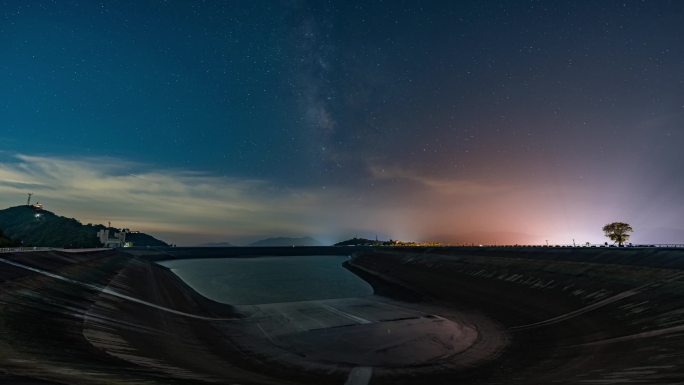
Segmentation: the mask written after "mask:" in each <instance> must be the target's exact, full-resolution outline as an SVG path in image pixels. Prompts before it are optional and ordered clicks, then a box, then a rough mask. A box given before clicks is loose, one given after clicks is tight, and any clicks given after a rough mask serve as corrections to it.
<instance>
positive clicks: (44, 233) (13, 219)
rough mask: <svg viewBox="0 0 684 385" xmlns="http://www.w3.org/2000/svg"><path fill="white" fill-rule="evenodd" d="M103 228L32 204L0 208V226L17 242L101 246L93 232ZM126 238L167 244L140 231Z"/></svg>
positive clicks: (143, 243) (139, 243)
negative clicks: (84, 223) (85, 223)
mask: <svg viewBox="0 0 684 385" xmlns="http://www.w3.org/2000/svg"><path fill="white" fill-rule="evenodd" d="M106 228H107V227H106V226H104V225H91V224H88V225H83V224H81V222H79V221H77V220H76V219H73V218H66V217H62V216H58V215H56V214H55V213H53V212H50V211H47V210H42V209H38V208H35V207H33V206H16V207H10V208H7V209H4V210H0V230H2V232H3V233H4V234H5V237H7V238H10V239H11V240H12V241H14V242H15V243H17V244H19V245H21V246H38V247H64V248H88V247H101V244H100V242H99V240H98V239H97V232H98V231H100V230H103V229H106ZM114 230H115V231H119V230H120V229H114ZM126 240H127V241H130V242H132V243H133V245H134V246H161V247H165V246H169V245H168V244H166V243H165V242H163V241H160V240H159V239H156V238H154V237H153V236H151V235H148V234H144V233H131V234H128V235H127V236H126Z"/></svg>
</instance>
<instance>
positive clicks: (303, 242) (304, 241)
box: [249, 237, 322, 247]
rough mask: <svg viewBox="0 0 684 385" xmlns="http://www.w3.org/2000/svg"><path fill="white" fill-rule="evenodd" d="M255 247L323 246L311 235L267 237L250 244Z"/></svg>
mask: <svg viewBox="0 0 684 385" xmlns="http://www.w3.org/2000/svg"><path fill="white" fill-rule="evenodd" d="M249 245H250V246H254V247H272V246H322V244H321V242H319V241H317V240H315V239H313V238H311V237H301V238H288V237H276V238H266V239H262V240H260V241H256V242H253V243H250V244H249Z"/></svg>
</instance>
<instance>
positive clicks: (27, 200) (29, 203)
mask: <svg viewBox="0 0 684 385" xmlns="http://www.w3.org/2000/svg"><path fill="white" fill-rule="evenodd" d="M31 196H33V193H28V199H26V206H31Z"/></svg>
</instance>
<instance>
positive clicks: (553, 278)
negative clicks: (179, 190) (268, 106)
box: [0, 248, 684, 385]
mask: <svg viewBox="0 0 684 385" xmlns="http://www.w3.org/2000/svg"><path fill="white" fill-rule="evenodd" d="M340 253H343V254H344V253H355V256H354V258H353V259H352V260H351V261H350V262H349V263H348V266H347V268H348V269H350V270H351V271H353V272H355V273H356V274H358V275H360V276H361V277H362V278H364V279H366V280H367V281H368V282H370V283H371V284H372V285H373V287H374V288H375V291H376V295H374V296H371V297H365V298H348V299H342V300H327V301H307V302H299V303H286V304H267V305H255V306H235V307H234V306H229V305H224V304H219V303H215V302H212V301H210V300H207V299H206V298H204V297H202V296H200V295H199V294H197V293H196V292H194V291H193V290H192V289H191V288H189V287H188V286H187V285H185V284H184V283H183V282H182V281H180V280H179V279H178V278H177V277H176V276H175V275H174V274H173V273H171V272H170V271H169V270H167V269H165V268H163V267H161V266H160V265H157V264H155V263H154V262H153V261H155V260H160V259H170V258H192V257H195V258H196V257H202V258H206V257H219V256H226V254H232V255H246V254H252V255H254V256H257V255H259V254H262V255H264V254H267V255H276V254H281V255H303V254H312V255H319V254H340ZM284 273H286V272H284ZM56 383H62V384H205V383H220V384H340V385H341V384H351V385H354V384H356V385H359V384H367V383H371V384H455V383H460V384H623V383H625V384H627V383H629V384H632V383H642V384H681V383H684V250H677V249H572V248H567V249H546V248H535V249H524V248H510V249H506V248H492V249H488V248H472V249H469V248H458V249H413V248H412V249H404V250H390V249H368V248H365V249H352V248H342V249H341V248H296V249H293V248H283V249H274V248H269V249H239V248H232V249H221V250H216V249H204V250H201V249H200V250H198V249H176V250H172V251H168V252H163V251H159V252H148V251H145V250H140V251H135V252H133V253H123V252H117V251H101V252H86V253H69V252H59V251H49V252H27V253H13V254H0V384H56Z"/></svg>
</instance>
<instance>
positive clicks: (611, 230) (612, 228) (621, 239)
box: [603, 222, 634, 246]
mask: <svg viewBox="0 0 684 385" xmlns="http://www.w3.org/2000/svg"><path fill="white" fill-rule="evenodd" d="M603 232H604V233H605V234H606V237H608V238H610V240H611V241H613V242H616V243H617V244H618V245H619V246H622V245H623V244H624V243H625V242H627V240H628V239H629V237H630V235H629V234H628V233H631V232H634V229H632V226H630V225H629V224H628V223H623V222H613V223H609V224H607V225H605V226H603Z"/></svg>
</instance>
